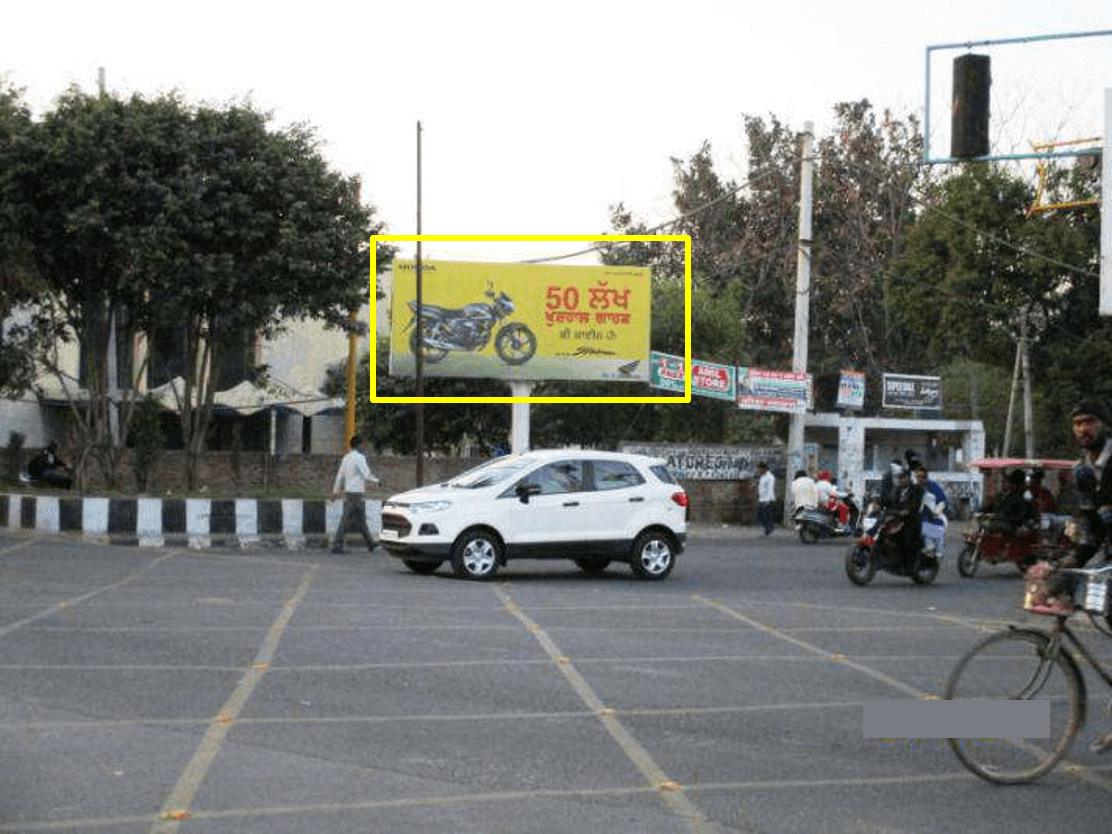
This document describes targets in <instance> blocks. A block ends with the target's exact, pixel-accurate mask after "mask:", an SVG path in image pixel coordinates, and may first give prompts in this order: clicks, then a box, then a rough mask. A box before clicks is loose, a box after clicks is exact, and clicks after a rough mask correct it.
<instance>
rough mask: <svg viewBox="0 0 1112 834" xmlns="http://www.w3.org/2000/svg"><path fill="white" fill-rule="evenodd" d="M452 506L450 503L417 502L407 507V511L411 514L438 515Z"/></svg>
mask: <svg viewBox="0 0 1112 834" xmlns="http://www.w3.org/2000/svg"><path fill="white" fill-rule="evenodd" d="M450 506H452V502H451V501H418V502H417V503H416V504H410V505H409V511H410V512H412V513H439V512H441V511H443V510H446V509H448V508H449V507H450Z"/></svg>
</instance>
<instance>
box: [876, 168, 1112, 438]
mask: <svg viewBox="0 0 1112 834" xmlns="http://www.w3.org/2000/svg"><path fill="white" fill-rule="evenodd" d="M1094 186H1095V184H1094V183H1093V182H1092V181H1091V180H1090V181H1089V182H1088V183H1086V182H1085V181H1084V179H1083V178H1078V176H1077V175H1076V174H1073V175H1065V174H1063V175H1062V176H1061V177H1060V178H1059V179H1058V180H1057V181H1056V182H1055V183H1054V184H1053V185H1052V188H1053V189H1054V194H1055V196H1056V198H1057V199H1063V198H1064V196H1065V194H1064V191H1068V192H1070V193H1072V194H1081V193H1083V192H1085V191H1086V190H1087V191H1088V193H1089V194H1092V193H1094V190H1095V187H1094ZM1033 196H1034V195H1033V192H1032V188H1031V186H1030V185H1029V184H1028V183H1027V182H1025V181H1024V180H1023V179H1021V178H1019V177H1018V176H1016V175H1013V174H1010V173H1008V172H1007V171H1006V170H1004V169H1002V168H1000V167H998V166H991V165H986V164H977V165H972V166H968V167H966V168H965V169H963V170H962V171H961V172H959V173H957V174H955V175H953V176H950V177H948V178H947V179H945V180H943V181H942V182H940V183H939V184H938V185H937V187H935V188H934V189H933V190H932V192H931V195H930V199H929V201H928V203H927V206H926V208H925V209H924V210H923V212H922V216H921V218H920V220H919V221H918V223H917V224H916V226H915V228H914V229H913V230H912V231H911V233H910V234H909V235H908V240H907V246H906V249H905V251H904V252H903V253H902V255H901V257H900V258H898V259H897V260H895V261H894V262H893V265H892V267H891V269H890V274H891V275H892V279H891V280H892V287H893V297H894V300H895V307H896V309H897V321H898V323H899V326H900V328H901V330H902V331H903V332H904V334H905V339H906V340H907V343H908V345H909V346H917V347H918V349H919V353H920V360H919V362H918V363H917V368H915V369H921V370H925V371H931V370H932V369H937V368H939V367H947V366H952V365H951V363H952V361H953V360H954V359H955V358H957V357H962V358H967V359H968V360H970V361H971V362H976V363H980V365H981V366H983V367H986V368H987V367H994V368H996V369H998V370H999V372H1000V373H1001V374H1004V375H1006V378H1007V379H1008V381H1009V390H1010V381H1011V377H1012V369H1013V367H1014V364H1015V357H1016V349H1017V342H1019V341H1020V340H1021V339H1022V338H1024V337H1026V339H1027V345H1028V351H1029V354H1028V355H1029V363H1028V364H1029V367H1030V368H1031V370H1032V375H1033V400H1034V403H1033V405H1034V412H1035V415H1036V445H1037V446H1038V447H1039V449H1044V450H1047V449H1050V450H1052V449H1058V450H1065V449H1067V448H1068V445H1069V437H1068V421H1067V419H1066V413H1065V412H1066V410H1067V409H1068V407H1069V404H1070V403H1071V402H1072V401H1073V400H1074V399H1076V398H1077V397H1078V396H1079V395H1080V394H1081V393H1082V392H1086V393H1091V392H1092V391H1093V390H1094V386H1095V387H1096V389H1098V390H1100V389H1101V388H1102V386H1103V392H1104V393H1105V394H1106V395H1107V394H1108V393H1112V386H1109V384H1108V383H1106V382H1104V381H1103V379H1102V378H1101V377H1100V375H1099V374H1098V375H1097V377H1096V378H1095V379H1094V377H1093V373H1092V369H1093V368H1099V367H1104V364H1102V363H1107V362H1109V361H1112V349H1110V348H1109V345H1110V344H1112V328H1110V326H1109V324H1108V322H1106V321H1102V320H1101V319H1100V318H1099V316H1098V315H1097V290H1098V286H1097V285H1098V276H1097V264H1098V257H1097V252H1098V240H1099V215H1098V213H1097V211H1096V210H1095V209H1094V208H1093V207H1082V208H1078V209H1076V210H1069V211H1060V212H1055V213H1051V214H1037V215H1033V216H1032V215H1031V214H1030V213H1029V207H1030V206H1031V204H1032V200H1033ZM960 377H961V375H960V374H959V378H960ZM958 387H959V389H960V383H959V385H958ZM947 413H951V411H950V408H949V407H947ZM1006 413H1007V406H1006V403H1005V404H1004V406H1003V408H1001V407H1000V406H999V403H993V402H991V401H990V402H989V404H988V405H987V407H984V408H982V409H980V410H978V409H975V408H974V409H973V410H972V411H970V412H969V413H968V415H967V416H969V417H973V418H976V419H981V420H983V421H984V423H985V426H986V432H987V433H988V435H989V439H990V442H992V440H993V438H994V437H995V438H998V439H999V440H1002V437H1003V426H1004V423H1005V416H1006ZM955 416H956V415H955ZM1016 419H1018V418H1016ZM1014 436H1018V435H1014ZM1013 442H1014V441H1013ZM997 448H1000V446H999V445H998V446H997ZM1012 451H1014V448H1013V450H1012Z"/></svg>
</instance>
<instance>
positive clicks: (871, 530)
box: [846, 502, 942, 585]
mask: <svg viewBox="0 0 1112 834" xmlns="http://www.w3.org/2000/svg"><path fill="white" fill-rule="evenodd" d="M918 523H919V516H918V514H908V513H901V512H898V511H895V510H889V509H882V508H881V507H880V504H879V503H876V502H874V503H872V504H870V505H869V508H868V510H867V511H866V513H865V516H864V518H863V519H862V521H861V534H860V535H859V536H858V537H857V540H856V541H855V542H854V544H853V546H852V547H850V549H849V550H848V551H847V552H846V576H848V577H849V580H850V582H852V583H853V584H854V585H868V584H869V583H870V582H872V581H873V577H874V576H875V575H876V572H877V571H878V570H883V571H887V572H888V573H891V574H895V575H896V576H909V577H911V581H912V582H914V583H915V584H916V585H929V584H930V583H931V582H933V581H934V578H935V577H936V576H938V568H939V562H940V560H941V558H942V554H941V553H940V552H937V551H928V550H926V549H920V550H918V552H917V553H915V554H907V555H905V553H904V550H903V542H902V539H903V536H902V535H901V533H902V531H903V528H904V525H905V524H918Z"/></svg>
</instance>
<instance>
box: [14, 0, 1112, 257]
mask: <svg viewBox="0 0 1112 834" xmlns="http://www.w3.org/2000/svg"><path fill="white" fill-rule="evenodd" d="M1102 10H1103V11H1102ZM1110 29H1112V12H1110V10H1109V7H1108V6H1107V5H1105V3H1101V2H1094V0H1078V1H1075V0H1053V2H1046V0H1041V1H1040V2H1028V0H999V2H997V0H983V1H980V0H964V2H948V1H945V2H943V1H941V0H935V2H930V3H915V4H912V3H896V2H892V0H840V1H836V0H829V1H826V0H824V1H823V2H820V1H819V0H781V2H776V3H768V2H759V3H758V2H748V0H747V1H746V2H727V1H726V0H721V1H720V2H715V1H714V0H684V1H683V2H678V1H677V2H659V1H658V0H640V1H639V2H624V0H621V1H619V0H590V2H585V1H584V0H561V2H558V3H528V2H522V1H521V0H516V1H515V2H503V1H502V0H471V2H437V1H435V0H410V2H403V1H402V0H393V2H388V3H380V2H373V0H372V2H362V3H360V2H357V0H347V1H346V2H334V0H316V2H308V3H307V2H299V3H289V2H283V0H277V2H265V3H264V2H243V1H242V0H222V2H212V1H211V0H192V2H188V3H167V2H158V0H145V2H129V1H128V0H100V2H94V3H89V2H81V3H76V2H51V0H39V2H37V3H31V2H21V3H19V4H18V5H17V4H14V3H9V4H5V9H4V20H3V24H2V26H0V74H2V75H3V76H4V78H5V79H6V80H7V81H8V82H9V83H11V84H14V85H15V86H17V87H22V88H24V89H25V90H26V94H27V98H28V99H29V101H30V102H31V103H32V105H33V106H34V107H35V108H36V110H38V111H41V110H42V109H44V108H46V107H49V105H50V103H51V101H52V100H53V99H54V98H55V97H56V96H57V95H58V94H59V93H60V92H62V91H63V90H64V89H65V88H66V87H67V86H69V85H71V84H76V85H78V86H80V87H82V88H83V89H85V90H87V91H90V92H91V91H94V90H95V89H96V83H97V71H98V68H99V67H103V68H104V70H105V73H106V79H107V86H108V88H109V90H110V91H112V92H115V93H118V94H120V95H130V94H132V93H135V92H138V93H142V94H144V95H156V94H158V93H162V92H166V91H169V90H178V91H180V92H181V93H183V94H184V95H185V96H186V97H187V98H188V99H190V100H191V101H194V102H202V101H203V102H206V103H210V104H221V103H226V102H228V101H230V100H233V99H242V98H244V97H248V98H249V99H250V100H251V101H252V102H253V103H254V104H255V105H257V106H259V107H261V108H263V109H266V110H270V111H273V113H274V116H275V124H276V125H277V126H283V125H287V124H289V123H291V122H308V123H310V124H312V125H314V126H315V127H316V129H317V132H318V135H319V136H320V138H321V140H322V141H323V143H324V144H323V150H324V153H325V154H326V155H327V157H328V158H329V160H330V162H331V163H332V164H333V166H334V167H335V168H337V169H338V170H340V171H343V172H344V173H346V174H358V175H359V176H361V177H362V180H363V189H364V199H365V200H366V201H367V202H369V203H371V204H373V205H374V206H375V207H376V209H377V211H378V214H379V216H380V217H381V218H382V219H384V220H385V221H386V223H387V224H388V231H389V232H391V233H394V234H412V233H414V232H415V231H416V197H415V194H416V147H415V146H416V124H417V122H418V120H420V121H421V122H422V125H423V128H424V131H423V162H424V164H423V171H422V178H423V218H422V219H423V231H424V232H425V233H426V234H597V233H601V232H604V231H606V230H607V229H608V227H609V207H610V206H611V205H612V204H614V203H617V202H619V201H621V202H624V203H625V204H626V206H627V207H628V208H630V209H632V210H633V212H634V213H635V215H636V216H637V217H638V218H639V219H643V220H645V221H647V222H649V223H650V224H654V223H657V222H660V221H662V220H665V219H667V218H668V217H670V216H671V205H670V202H669V195H670V190H671V185H672V167H671V163H670V161H669V160H670V158H671V157H680V158H686V157H688V156H690V155H691V154H692V153H694V152H695V151H696V150H698V148H699V146H700V145H701V144H702V143H703V142H704V141H710V142H711V144H712V147H713V150H714V154H715V159H716V164H717V166H718V167H719V169H720V173H721V174H722V175H723V176H725V177H727V178H731V179H740V178H742V177H743V176H744V174H745V168H744V163H745V158H746V149H745V145H744V141H743V138H742V133H741V124H742V116H743V115H744V114H752V115H762V116H767V115H768V114H774V115H775V116H777V117H778V118H780V119H781V120H782V121H784V122H785V123H786V124H788V125H789V126H790V127H792V128H793V129H801V128H802V125H803V122H804V121H806V120H810V121H813V122H814V123H815V126H816V129H817V131H818V133H819V135H821V134H822V132H823V130H824V128H828V127H829V124H830V116H831V112H832V108H833V105H834V104H835V103H837V102H841V101H852V100H858V99H861V98H868V99H869V100H870V101H871V102H873V104H874V105H875V106H876V107H877V108H880V109H883V108H889V109H891V110H893V111H894V113H895V114H896V115H897V116H900V117H905V116H907V115H908V114H912V113H914V114H917V115H919V116H920V117H922V115H923V110H924V87H925V84H924V80H925V75H926V72H925V64H926V48H927V47H928V46H937V45H941V44H951V43H962V44H964V43H969V42H974V43H975V42H978V41H983V40H997V39H1004V38H1018V37H1033V36H1041V35H1050V34H1063V33H1082V32H1093V31H1101V30H1110ZM977 51H981V52H986V54H990V55H991V56H992V59H993V65H992V74H993V88H992V97H993V140H994V150H997V151H998V152H1016V151H1022V150H1026V149H1027V148H1026V144H1027V143H1028V142H1029V141H1036V140H1044V139H1047V138H1080V137H1082V136H1091V135H1099V134H1100V133H1101V132H1102V131H1103V92H1102V91H1103V89H1104V88H1106V87H1112V37H1109V36H1105V37H1100V38H1084V39H1077V40H1068V41H1054V42H1044V43H1039V44H1036V43H1027V44H1019V45H1015V46H997V47H992V48H991V49H978V50H977ZM958 54H960V51H949V52H933V53H932V55H933V57H932V66H933V67H935V70H936V71H935V72H934V73H932V82H931V84H932V105H933V106H932V108H931V120H932V122H933V123H934V126H935V127H936V128H937V132H936V131H932V134H933V135H932V139H931V141H932V151H933V153H934V155H935V156H946V155H948V148H949V139H948V120H949V76H950V72H951V62H952V59H953V57H955V56H956V55H958ZM404 251H405V249H404V247H403V253H404ZM558 251H567V245H566V244H564V245H561V244H557V245H555V246H553V245H547V246H546V245H541V244H536V245H522V244H514V245H502V246H498V245H494V244H482V245H479V244H475V245H471V246H467V245H464V244H434V243H430V244H427V245H426V247H425V249H424V254H425V256H426V257H446V258H460V259H470V260H481V259H488V260H501V259H507V260H508V259H516V258H526V257H534V256H539V255H545V254H553V253H555V252H558Z"/></svg>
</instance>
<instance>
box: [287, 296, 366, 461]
mask: <svg viewBox="0 0 1112 834" xmlns="http://www.w3.org/2000/svg"><path fill="white" fill-rule="evenodd" d="M357 316H358V313H357V312H356V311H355V310H352V311H351V312H350V313H349V314H348V320H349V321H350V322H351V330H349V331H348V361H347V403H346V408H345V409H344V437H343V442H342V443H341V444H340V454H341V455H343V454H345V453H346V452H347V449H348V444H349V442H350V441H351V438H352V437H353V436H354V434H355V319H356V317H357ZM373 337H374V334H372V338H373ZM371 344H374V342H371ZM371 372H372V373H374V369H373V368H372V369H371ZM273 413H274V410H273V409H271V414H273Z"/></svg>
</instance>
